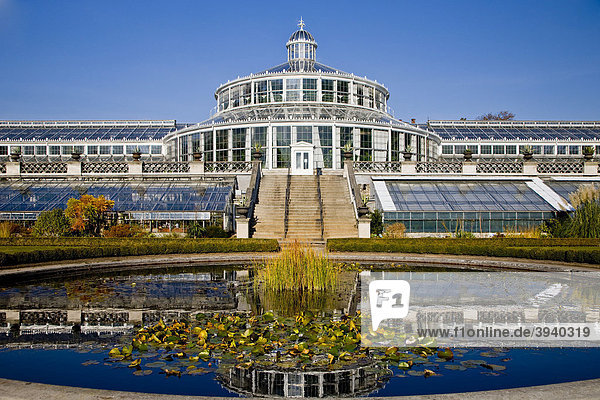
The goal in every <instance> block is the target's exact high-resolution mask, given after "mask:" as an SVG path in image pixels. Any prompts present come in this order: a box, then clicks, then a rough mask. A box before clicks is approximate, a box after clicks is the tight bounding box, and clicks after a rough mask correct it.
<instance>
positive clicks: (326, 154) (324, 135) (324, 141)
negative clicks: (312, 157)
mask: <svg viewBox="0 0 600 400" xmlns="http://www.w3.org/2000/svg"><path fill="white" fill-rule="evenodd" d="M318 132H319V143H318V144H320V146H321V152H322V153H323V168H332V167H333V158H332V154H333V138H332V134H331V133H332V129H331V126H319V129H318Z"/></svg>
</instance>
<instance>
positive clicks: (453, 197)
mask: <svg viewBox="0 0 600 400" xmlns="http://www.w3.org/2000/svg"><path fill="white" fill-rule="evenodd" d="M386 186H387V188H388V191H389V193H390V196H391V198H392V200H393V202H394V205H395V206H396V209H397V210H398V211H554V208H553V207H552V206H551V205H550V204H548V203H547V202H546V201H545V200H544V199H543V198H542V197H540V196H539V195H538V194H537V193H535V192H534V191H533V190H532V189H530V188H529V187H528V186H527V185H526V183H525V182H511V181H506V182H490V181H473V182H454V181H453V182H421V183H415V182H408V181H404V182H403V181H387V182H386Z"/></svg>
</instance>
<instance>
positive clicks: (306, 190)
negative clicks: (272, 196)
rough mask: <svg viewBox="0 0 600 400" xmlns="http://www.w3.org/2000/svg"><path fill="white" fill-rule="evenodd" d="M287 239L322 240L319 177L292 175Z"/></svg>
mask: <svg viewBox="0 0 600 400" xmlns="http://www.w3.org/2000/svg"><path fill="white" fill-rule="evenodd" d="M288 215H289V216H288V231H287V236H286V237H285V238H286V239H298V240H301V241H320V240H322V238H321V213H320V210H319V195H318V193H317V177H316V176H315V175H308V176H292V177H291V185H290V203H289V214H288Z"/></svg>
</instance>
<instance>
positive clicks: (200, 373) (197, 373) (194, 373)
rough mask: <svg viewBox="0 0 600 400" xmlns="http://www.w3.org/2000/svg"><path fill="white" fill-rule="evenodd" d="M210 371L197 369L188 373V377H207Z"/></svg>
mask: <svg viewBox="0 0 600 400" xmlns="http://www.w3.org/2000/svg"><path fill="white" fill-rule="evenodd" d="M208 373H209V371H208V370H206V369H205V368H195V369H191V370H188V371H187V374H188V375H206V374H208Z"/></svg>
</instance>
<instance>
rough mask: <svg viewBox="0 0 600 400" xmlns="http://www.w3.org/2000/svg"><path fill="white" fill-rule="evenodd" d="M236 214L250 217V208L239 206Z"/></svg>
mask: <svg viewBox="0 0 600 400" xmlns="http://www.w3.org/2000/svg"><path fill="white" fill-rule="evenodd" d="M235 209H236V212H237V214H238V215H241V216H242V217H247V216H248V211H249V208H248V207H246V206H237V207H236V208H235Z"/></svg>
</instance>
